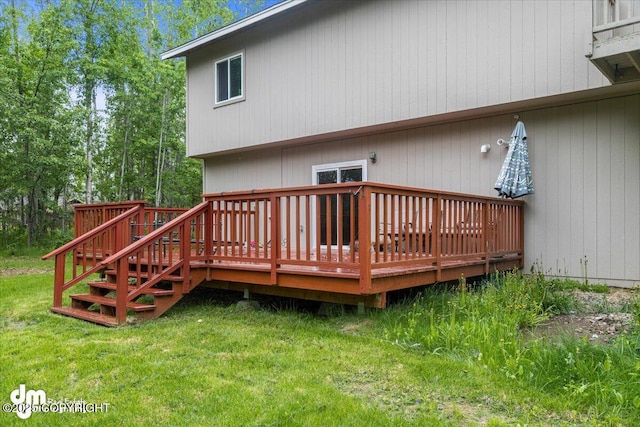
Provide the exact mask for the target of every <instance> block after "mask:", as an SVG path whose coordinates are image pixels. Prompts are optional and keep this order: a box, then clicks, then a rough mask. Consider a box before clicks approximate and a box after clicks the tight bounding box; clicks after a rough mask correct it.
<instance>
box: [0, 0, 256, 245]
mask: <svg viewBox="0 0 640 427" xmlns="http://www.w3.org/2000/svg"><path fill="white" fill-rule="evenodd" d="M235 3H236V5H238V4H239V5H241V6H242V8H243V9H244V10H243V12H247V13H248V12H254V11H257V9H258V8H259V7H260V4H261V3H262V2H261V1H254V0H235ZM235 18H236V16H235V15H234V13H233V12H232V11H231V9H230V8H229V7H228V4H227V1H226V0H182V2H181V5H180V6H179V7H176V5H175V3H174V2H165V1H160V0H135V1H129V0H0V105H2V108H1V109H0V164H2V165H3V167H2V168H0V228H1V234H0V237H2V240H1V243H0V248H3V247H7V246H8V244H9V242H18V243H20V242H24V243H26V244H28V245H31V244H33V243H37V242H40V243H42V241H43V240H45V239H47V238H49V237H50V236H51V235H56V234H57V233H59V231H60V230H62V231H63V232H64V230H65V228H67V227H66V222H68V220H69V215H70V213H69V211H68V209H67V206H68V205H69V204H70V203H71V202H77V201H80V200H84V201H85V202H94V201H118V200H131V199H147V200H149V201H150V202H151V203H154V204H155V205H157V206H160V205H162V206H183V207H186V206H192V205H194V204H196V203H197V202H199V200H200V193H201V189H202V171H201V169H202V167H201V163H200V161H198V160H194V159H188V158H186V154H185V152H186V150H185V64H184V61H182V60H179V59H178V60H170V61H161V60H160V54H161V52H163V51H166V50H168V49H169V48H171V47H174V46H177V45H179V44H182V43H184V42H186V41H188V40H190V39H192V38H194V37H197V36H200V35H203V34H205V33H207V32H210V31H212V30H215V29H216V28H218V27H220V26H222V25H225V24H227V23H229V22H230V21H232V20H233V19H235Z"/></svg>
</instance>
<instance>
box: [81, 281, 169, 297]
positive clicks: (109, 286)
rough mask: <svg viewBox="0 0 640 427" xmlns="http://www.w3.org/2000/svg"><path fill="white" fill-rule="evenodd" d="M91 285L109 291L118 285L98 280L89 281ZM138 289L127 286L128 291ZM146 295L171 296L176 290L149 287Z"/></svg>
mask: <svg viewBox="0 0 640 427" xmlns="http://www.w3.org/2000/svg"><path fill="white" fill-rule="evenodd" d="M89 287H90V288H99V289H107V290H109V291H115V290H116V287H117V285H116V284H115V283H110V282H105V281H98V282H90V283H89ZM136 289H138V288H137V287H135V286H132V285H129V286H128V287H127V292H133V291H135V290H136ZM143 294H144V295H153V296H155V297H160V296H169V295H173V294H174V291H173V289H158V288H150V289H147V290H145V291H144V292H143Z"/></svg>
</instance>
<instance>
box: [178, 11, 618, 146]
mask: <svg viewBox="0 0 640 427" xmlns="http://www.w3.org/2000/svg"><path fill="white" fill-rule="evenodd" d="M590 25H591V3H590V2H588V1H575V2H571V1H561V0H558V1H517V0H511V1H510V0H502V1H494V0H468V1H463V0H458V1H444V0H441V1H393V2H388V1H362V0H360V1H358V0H349V1H332V2H326V1H320V2H310V3H308V4H307V5H305V6H302V7H300V8H299V9H298V10H297V11H294V12H290V13H285V14H283V16H280V17H278V18H277V19H276V20H273V21H271V22H267V23H264V24H262V25H260V26H257V27H256V28H254V29H252V30H249V31H244V32H240V33H239V34H237V35H235V36H233V37H231V38H228V39H223V40H221V41H218V42H216V44H214V45H212V46H210V47H206V48H203V49H200V50H197V51H195V52H193V53H191V54H190V55H189V57H188V81H189V85H188V90H189V101H188V102H189V118H188V120H189V139H188V144H189V154H191V155H198V156H204V155H207V154H210V153H215V152H220V151H226V150H233V149H237V148H243V147H249V146H254V145H260V144H266V143H271V142H275V141H283V140H289V139H294V138H299V137H303V136H308V135H315V134H321V133H327V132H333V131H340V130H344V129H350V128H357V127H362V126H369V125H375V124H381V123H387V122H393V121H398V120H404V119H410V118H416V117H425V116H432V115H436V114H445V113H451V112H455V111H462V110H468V109H474V108H483V107H487V106H492V105H498V104H504V103H509V102H515V101H522V100H528V99H533V98H539V97H546V96H552V95H557V94H562V93H570V92H574V91H580V90H584V89H589V88H595V87H601V86H604V85H607V84H608V83H606V79H605V78H604V77H603V76H602V75H601V74H600V73H599V72H598V71H597V70H596V69H595V68H594V67H593V66H592V65H591V64H590V62H589V60H588V59H587V58H585V56H584V53H585V46H586V45H585V43H586V40H587V36H588V34H589V29H590ZM238 50H244V51H245V60H246V85H245V86H246V101H244V102H239V103H236V104H232V105H228V106H225V107H222V108H216V109H214V108H213V102H214V100H213V68H214V67H213V63H214V61H215V59H217V58H220V57H223V56H225V55H228V54H230V53H233V52H235V51H238Z"/></svg>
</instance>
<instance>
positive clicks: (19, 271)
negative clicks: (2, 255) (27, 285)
mask: <svg viewBox="0 0 640 427" xmlns="http://www.w3.org/2000/svg"><path fill="white" fill-rule="evenodd" d="M46 273H51V269H50V268H35V267H5V268H3V269H2V270H0V277H12V276H22V275H28V274H46Z"/></svg>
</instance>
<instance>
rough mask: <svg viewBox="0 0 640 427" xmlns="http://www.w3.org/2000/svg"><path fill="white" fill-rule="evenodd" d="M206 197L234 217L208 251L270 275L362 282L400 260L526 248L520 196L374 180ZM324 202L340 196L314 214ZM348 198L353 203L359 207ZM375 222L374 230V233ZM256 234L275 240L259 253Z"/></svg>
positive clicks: (431, 260) (519, 254)
mask: <svg viewBox="0 0 640 427" xmlns="http://www.w3.org/2000/svg"><path fill="white" fill-rule="evenodd" d="M204 197H205V199H206V200H210V201H212V202H213V203H214V204H217V205H216V206H218V207H217V208H213V211H214V212H216V209H217V212H218V217H219V218H218V221H219V222H225V220H224V219H226V222H227V223H229V222H231V223H232V224H233V225H232V226H229V225H228V224H225V225H224V226H223V227H221V228H222V231H220V230H217V231H216V232H217V233H218V234H220V233H222V239H221V240H222V241H223V242H222V243H218V249H219V250H218V252H217V253H215V254H213V253H212V254H210V255H211V256H212V257H214V258H216V259H218V260H220V261H228V262H243V261H244V262H251V264H253V265H257V264H262V265H265V266H266V265H267V264H271V265H270V268H271V270H272V276H273V277H272V282H274V283H275V282H276V280H275V276H276V275H277V271H278V269H280V268H281V267H283V266H285V265H291V266H297V267H298V268H305V267H307V268H316V269H317V268H324V267H335V268H341V269H343V271H345V270H349V269H351V270H353V271H354V272H359V274H360V277H365V282H366V277H368V276H370V275H371V271H376V270H377V271H381V270H382V269H385V268H393V267H398V266H402V265H406V266H407V267H409V266H417V265H433V266H434V267H437V268H440V266H441V265H442V262H443V260H446V261H453V260H459V261H463V262H469V261H470V260H473V262H476V263H477V262H481V263H484V264H485V265H486V269H487V270H488V268H489V261H490V258H492V257H493V258H496V257H500V256H514V257H516V258H520V259H523V256H524V255H523V253H524V243H523V242H524V230H523V229H524V226H523V214H522V209H523V202H522V201H519V200H508V199H500V198H496V197H490V196H481V195H472V194H462V193H455V192H449V191H440V190H429V189H421V188H414V187H407V186H397V185H390V184H380V183H374V182H351V183H342V184H328V185H319V186H304V187H291V188H281V189H259V190H250V191H233V192H223V193H211V194H205V195H204ZM336 197H337V198H336ZM385 200H386V201H385ZM320 201H324V203H325V205H330V204H331V203H334V204H335V203H337V205H338V206H332V209H334V210H336V209H338V211H337V212H334V213H333V216H331V214H330V213H329V211H328V208H327V210H326V213H325V214H321V213H319V212H318V209H316V208H314V206H316V205H317V204H318V203H320ZM349 206H352V207H354V208H355V207H358V206H359V207H358V210H359V214H358V215H357V216H356V214H355V210H351V208H349ZM314 209H315V210H314ZM309 211H312V212H313V214H312V215H309ZM305 215H306V217H305ZM320 215H325V216H324V217H321V216H320ZM221 218H222V219H221ZM332 221H334V222H337V224H336V223H334V224H332V223H331V222H332ZM320 224H321V226H320ZM378 227H380V228H381V229H382V230H381V231H380V232H376V230H377V229H378ZM245 229H246V231H245ZM309 229H312V232H311V233H310V232H309ZM325 230H326V231H325ZM330 230H332V232H331V231H330ZM363 230H371V233H362V231H363ZM348 233H354V234H351V235H349V234H348ZM320 234H324V236H326V237H325V239H326V240H327V244H320V242H319V236H320ZM314 236H315V237H314ZM388 240H394V242H393V243H390V242H388ZM255 241H258V242H259V244H260V245H262V243H264V242H270V243H271V244H270V247H269V248H266V247H265V248H264V250H263V251H262V252H260V251H258V250H254V249H251V248H249V247H248V246H247V242H251V243H252V245H253V243H255ZM339 241H345V242H346V243H345V244H338V242H339ZM245 246H247V248H246V250H245V249H243V248H244V247H245ZM301 246H302V247H303V249H304V250H303V251H301V250H300V247H301ZM391 246H393V247H391ZM365 248H367V249H365ZM363 250H364V251H367V252H369V251H370V252H371V253H372V257H373V259H372V260H371V261H366V265H363V261H365V260H366V257H360V256H359V255H357V254H358V253H360V254H362V253H363ZM364 270H366V271H364Z"/></svg>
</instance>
